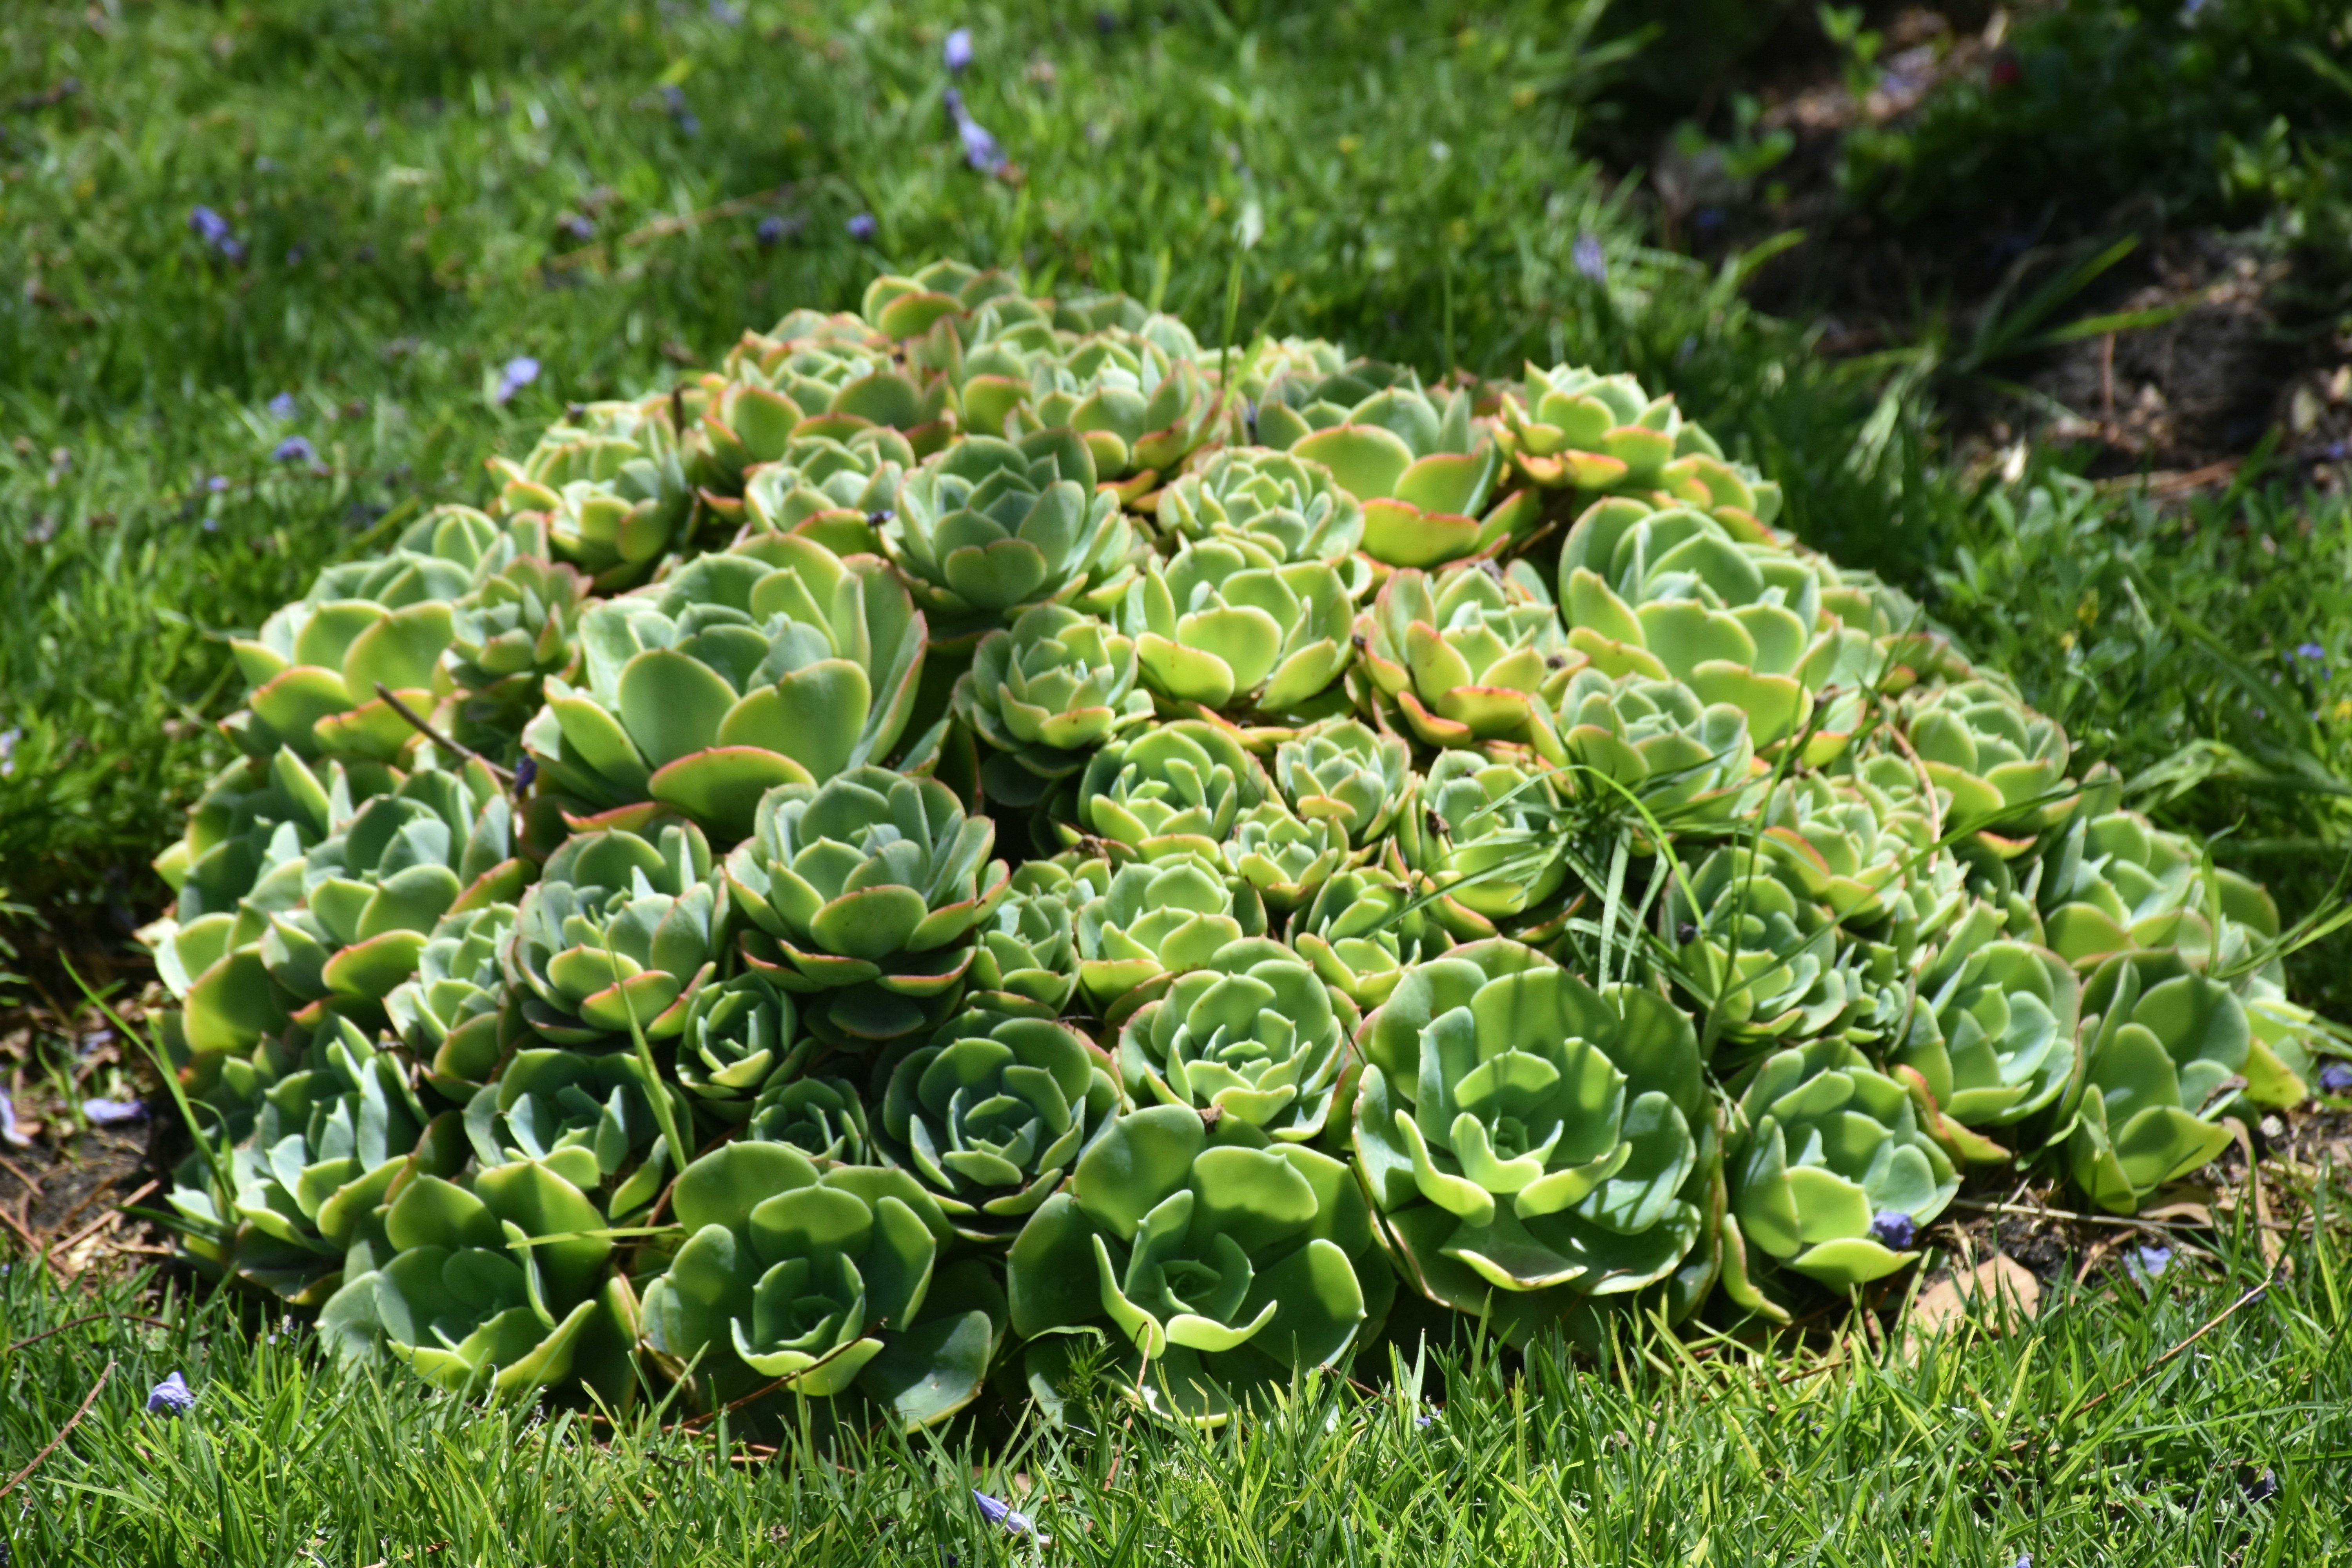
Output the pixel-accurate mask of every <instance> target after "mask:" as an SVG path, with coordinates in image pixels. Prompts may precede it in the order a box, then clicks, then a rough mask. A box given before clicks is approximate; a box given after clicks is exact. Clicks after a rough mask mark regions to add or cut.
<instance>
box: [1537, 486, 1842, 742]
mask: <svg viewBox="0 0 2352 1568" xmlns="http://www.w3.org/2000/svg"><path fill="white" fill-rule="evenodd" d="M1559 586H1560V610H1561V614H1562V615H1563V616H1564V617H1565V619H1566V620H1567V623H1568V626H1569V633H1568V643H1569V646H1570V647H1571V648H1573V649H1574V650H1575V651H1576V652H1577V653H1580V654H1581V655H1583V656H1584V657H1585V658H1588V659H1590V660H1591V662H1592V664H1593V665H1594V666H1595V667H1596V668H1600V669H1601V670H1602V671H1603V672H1605V673H1606V674H1609V675H1611V676H1622V675H1625V674H1628V673H1638V674H1641V675H1644V676H1647V677H1649V678H1650V679H1654V680H1657V679H1669V678H1671V679H1675V680H1678V681H1681V682H1682V683H1683V684H1684V685H1685V686H1688V687H1689V688H1690V689H1691V690H1692V691H1693V692H1695V693H1696V694H1697V696H1698V698H1699V700H1700V701H1701V702H1703V703H1707V704H1713V703H1717V702H1723V703H1728V704H1730V705H1731V706H1732V707H1735V708H1737V709H1738V710H1740V711H1741V712H1742V713H1744V714H1746V715H1747V717H1748V736H1749V738H1750V739H1751V740H1752V741H1753V742H1754V743H1755V746H1756V749H1757V750H1758V751H1759V752H1762V753H1764V754H1766V755H1768V756H1769V755H1771V754H1773V753H1774V752H1776V751H1777V749H1778V748H1779V747H1780V745H1782V744H1783V743H1784V742H1788V741H1790V740H1791V739H1793V738H1795V737H1798V736H1801V735H1806V736H1809V737H1810V738H1809V739H1807V741H1806V742H1805V747H1804V760H1805V761H1806V762H1808V763H1811V764H1813V765H1815V766H1819V765H1821V764H1822V763H1827V762H1829V761H1830V760H1831V759H1832V758H1833V757H1834V756H1835V755H1836V754H1837V753H1838V752H1840V751H1842V750H1843V749H1844V746H1845V744H1846V742H1847V739H1848V733H1849V731H1850V730H1851V722H1850V718H1841V719H1839V720H1838V721H1837V722H1836V723H1832V722H1831V721H1830V720H1831V717H1832V716H1827V715H1825V716H1824V719H1823V721H1822V723H1820V724H1818V725H1816V724H1814V723H1813V722H1812V721H1813V716H1814V707H1815V701H1816V696H1817V694H1818V693H1820V692H1821V691H1822V690H1823V689H1825V688H1826V687H1828V686H1829V685H1831V683H1832V678H1833V676H1834V675H1835V673H1836V672H1837V671H1838V669H1839V668H1840V663H1839V660H1840V657H1841V654H1842V652H1843V644H1842V642H1841V639H1840V638H1839V637H1838V636H1837V635H1836V632H1835V629H1834V626H1835V622H1834V618H1833V617H1832V619H1831V621H1830V622H1829V623H1827V624H1825V623H1824V619H1823V614H1822V603H1821V596H1822V585H1821V579H1820V576H1819V574H1817V573H1815V572H1814V570H1813V569H1812V567H1811V565H1810V564H1809V563H1807V562H1806V561H1805V560H1804V559H1802V558H1801V557H1799V556H1798V555H1796V554H1794V553H1793V552H1790V551H1786V550H1782V549H1780V548H1777V547H1775V546H1772V545H1767V544H1757V543H1750V542H1743V541H1741V540H1739V539H1738V538H1735V537H1734V536H1733V534H1732V533H1731V532H1730V531H1728V530H1727V529H1726V528H1725V527H1724V526H1723V525H1722V524H1721V523H1720V522H1718V521H1716V520H1715V519H1713V518H1711V517H1709V516H1706V514H1704V513H1702V512H1698V511H1695V510H1691V509H1689V508H1687V507H1677V508H1671V509H1668V510H1663V511H1654V510H1648V509H1647V508H1645V507H1643V505H1641V504H1640V503H1638V502H1633V501H1604V502H1601V503H1600V504H1598V505H1596V506H1594V507H1593V508H1592V509H1591V510H1589V511H1587V512H1586V513H1585V514H1584V515H1583V516H1582V517H1580V518H1579V519H1578V520H1577V521H1576V525H1575V526H1574V527H1573V528H1571V529H1570V530H1569V533H1568V538H1567V540H1566V541H1565V542H1564V543H1563V544H1562V545H1561V548H1560V557H1559ZM1848 695H1849V697H1851V696H1852V695H1853V694H1851V693H1849V694H1848ZM1841 725H1843V726H1844V727H1843V728H1841V727H1840V726H1841Z"/></svg>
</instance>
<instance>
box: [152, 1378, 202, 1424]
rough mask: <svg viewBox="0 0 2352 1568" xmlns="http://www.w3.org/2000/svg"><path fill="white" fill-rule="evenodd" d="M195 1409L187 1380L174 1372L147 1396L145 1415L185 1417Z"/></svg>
mask: <svg viewBox="0 0 2352 1568" xmlns="http://www.w3.org/2000/svg"><path fill="white" fill-rule="evenodd" d="M195 1407H196V1395H195V1391H194V1389H191V1388H190V1387H189V1386H188V1380H187V1379H186V1378H184V1377H182V1376H181V1375H180V1374H179V1373H176V1372H175V1373H173V1374H172V1375H171V1376H169V1377H167V1378H165V1379H164V1380H163V1382H161V1383H159V1384H156V1385H155V1386H154V1388H153V1389H152V1390H151V1391H150V1392H149V1393H148V1395H147V1414H149V1415H186V1414H187V1413H188V1412H189V1411H191V1410H194V1408H195Z"/></svg>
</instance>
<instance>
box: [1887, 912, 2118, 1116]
mask: <svg viewBox="0 0 2352 1568" xmlns="http://www.w3.org/2000/svg"><path fill="white" fill-rule="evenodd" d="M1917 994H1918V997H1919V1001H1920V1003H1921V1005H1920V1007H1919V1008H1918V1009H1917V1010H1916V1012H1915V1013H1914V1014H1913V1015H1912V1019H1911V1027H1910V1028H1909V1029H1908V1030H1907V1031H1906V1033H1904V1034H1903V1035H1902V1036H1900V1037H1897V1038H1896V1039H1895V1040H1894V1041H1892V1042H1891V1047H1892V1048H1891V1049H1889V1051H1888V1052H1887V1064H1888V1066H1889V1068H1892V1069H1894V1070H1895V1071H1896V1072H1898V1073H1900V1072H1902V1071H1905V1070H1908V1071H1911V1072H1915V1073H1916V1074H1918V1076H1919V1079H1920V1081H1921V1082H1923V1083H1924V1084H1925V1085H1926V1086H1927V1093H1928V1095H1929V1096H1930V1098H1931V1099H1932V1100H1933V1101H1934V1103H1935V1106H1936V1109H1937V1111H1938V1112H1939V1113H1940V1114H1941V1115H1942V1116H1944V1117H1945V1118H1947V1119H1948V1120H1949V1121H1955V1122H1958V1124H1959V1125H1960V1126H1961V1127H1962V1128H1966V1129H1971V1130H1973V1129H1979V1128H1998V1127H2008V1126H2012V1125H2014V1124H2015V1123H2017V1122H2020V1121H2024V1120H2025V1119H2026V1118H2027V1117H2029V1116H2031V1115H2032V1114H2033V1113H2034V1112H2036V1111H2038V1110H2044V1109H2045V1108H2047V1107H2048V1106H2049V1105H2050V1104H2051V1103H2052V1102H2053V1101H2054V1100H2057V1098H2058V1097H2059V1096H2060V1095H2061V1094H2063V1093H2064V1092H2065V1090H2066V1089H2067V1086H2068V1085H2069V1084H2070V1083H2072V1082H2073V1081H2074V1060H2075V1044H2074V1037H2075V1028H2076V1026H2077V1025H2078V1024H2079V1022H2080V1021H2081V1008H2082V994H2081V986H2080V985H2079V984H2077V982H2076V980H2075V978H2074V970H2073V969H2072V968H2071V967H2069V966H2068V964H2067V963H2066V962H2065V960H2063V959H2062V958H2060V957H2059V956H2058V955H2057V954H2056V953H2054V952H2051V951H2050V950H2049V949H2048V948H2045V947H2038V946H2035V945H2033V944H2032V943H2030V942H2017V941H2014V940H2012V939H2011V938H2010V937H2008V936H2007V935H2006V934H2005V928H2004V926H2003V925H2002V922H2001V917H2000V910H1998V909H1997V908H1995V907H1994V906H1993V905H1991V904H1989V903H1985V902H1983V901H1981V900H1979V901H1974V902H1971V903H1970V904H1969V908H1968V910H1967V912H1966V913H1965V914H1963V915H1962V916H1961V917H1960V920H1959V921H1958V924H1957V925H1955V926H1954V927H1953V928H1952V930H1951V931H1950V932H1949V933H1948V934H1947V935H1946V936H1945V938H1944V939H1943V942H1942V943H1941V945H1940V946H1939V947H1938V948H1937V952H1936V954H1935V957H1934V959H1933V961H1932V962H1931V963H1928V965H1927V968H1926V969H1925V970H1924V971H1923V972H1922V973H1920V975H1919V976H1918V982H1917ZM1962 1147H1963V1149H1964V1151H1965V1152H1967V1153H1968V1154H1969V1157H1970V1158H1972V1159H1998V1158H2001V1157H2003V1155H2004V1154H2005V1151H2003V1150H2002V1149H2001V1148H2000V1146H1999V1145H1997V1144H1995V1143H1993V1142H1991V1141H1990V1140H1989V1139H1981V1138H1979V1139H1971V1140H1969V1141H1967V1142H1963V1143H1962Z"/></svg>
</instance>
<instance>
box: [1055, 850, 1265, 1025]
mask: <svg viewBox="0 0 2352 1568" xmlns="http://www.w3.org/2000/svg"><path fill="white" fill-rule="evenodd" d="M1088 876H1089V879H1097V880H1098V883H1099V889H1100V890H1099V891H1098V892H1097V893H1096V894H1095V896H1094V897H1092V898H1090V899H1088V900H1087V902H1086V903H1084V904H1083V905H1081V906H1080V907H1079V909H1078V926H1077V949H1078V987H1079V990H1080V992H1081V994H1083V995H1084V996H1085V998H1086V1000H1087V1004H1088V1005H1090V1006H1091V1007H1092V1008H1093V1009H1094V1012H1095V1014H1096V1016H1098V1017H1100V1018H1101V1019H1102V1020H1103V1021H1104V1022H1106V1023H1109V1024H1118V1023H1123V1022H1124V1021H1125V1020H1126V1019H1127V1017H1128V1016H1129V1014H1131V1013H1133V1012H1134V1011H1135V1010H1136V1009H1137V1008H1138V1007H1140V1006H1141V1005H1143V1004H1144V1003H1146V1002H1148V1001H1150V1000H1151V998H1153V997H1154V996H1157V995H1159V994H1160V993H1161V992H1163V991H1165V990H1166V989H1167V987H1168V985H1169V984H1170V983H1171V981H1172V980H1173V979H1174V977H1175V976H1177V975H1179V974H1181V973H1185V972H1186V971H1187V970H1192V969H1198V968H1200V967H1202V965H1203V964H1205V963H1209V962H1210V961H1211V960H1212V959H1213V958H1214V957H1215V956H1216V954H1217V953H1219V952H1223V950H1224V949H1225V948H1226V947H1228V946H1230V945H1231V944H1232V943H1234V942H1239V941H1240V940H1241V939H1243V938H1244V937H1257V936H1264V935H1265V931H1266V920H1265V901H1264V900H1262V899H1260V898H1259V896H1258V893H1257V889H1255V888H1253V887H1251V886H1250V885H1249V883H1247V882H1245V881H1244V880H1242V879H1240V878H1238V877H1235V876H1232V875H1230V874H1229V873H1227V871H1226V870H1225V868H1224V866H1223V864H1222V863H1221V862H1220V861H1218V860H1217V859H1216V858H1214V857H1213V856H1209V855H1200V854H1190V853H1187V854H1179V855H1171V856H1166V857H1163V858H1160V859H1157V860H1144V861H1131V862H1129V864H1127V865H1124V866H1121V867H1120V868H1118V870H1116V871H1112V870H1110V869H1109V868H1108V867H1107V866H1104V865H1103V864H1102V863H1101V862H1099V861H1097V862H1095V863H1094V865H1093V868H1092V870H1091V871H1090V872H1089V873H1088Z"/></svg>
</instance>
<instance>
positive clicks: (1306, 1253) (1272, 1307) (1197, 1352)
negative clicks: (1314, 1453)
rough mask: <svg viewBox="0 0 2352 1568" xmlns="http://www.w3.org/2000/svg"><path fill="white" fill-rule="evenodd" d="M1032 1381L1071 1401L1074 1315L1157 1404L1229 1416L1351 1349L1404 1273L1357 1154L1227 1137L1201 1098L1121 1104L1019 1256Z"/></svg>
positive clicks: (1343, 1359)
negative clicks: (1380, 1232)
mask: <svg viewBox="0 0 2352 1568" xmlns="http://www.w3.org/2000/svg"><path fill="white" fill-rule="evenodd" d="M1006 1287H1007V1295H1008V1297H1009V1299H1010V1302H1011V1306H1012V1314H1013V1328H1014V1331H1016V1332H1018V1333H1020V1334H1021V1335H1023V1336H1024V1338H1026V1339H1028V1340H1029V1341H1030V1351H1029V1355H1028V1362H1027V1372H1028V1380H1029V1385H1030V1387H1031V1389H1032V1390H1033V1391H1034V1392H1035V1393H1036V1394H1037V1395H1038V1397H1039V1398H1040V1399H1041V1400H1043V1401H1045V1402H1047V1406H1048V1408H1057V1407H1058V1406H1059V1405H1060V1399H1059V1396H1058V1392H1057V1384H1058V1383H1059V1380H1060V1378H1061V1376H1062V1375H1063V1373H1065V1371H1066V1366H1067V1363H1068V1359H1069V1358H1068V1352H1069V1349H1070V1346H1071V1344H1072V1341H1071V1339H1070V1338H1069V1337H1068V1332H1069V1331H1085V1330H1089V1329H1091V1330H1096V1331H1099V1332H1102V1333H1104V1334H1105V1335H1107V1336H1108V1338H1109V1340H1110V1342H1111V1343H1112V1344H1113V1345H1115V1346H1118V1355H1119V1362H1120V1365H1121V1369H1122V1372H1123V1373H1126V1374H1127V1375H1125V1376H1123V1377H1122V1379H1121V1381H1122V1382H1123V1383H1126V1384H1129V1385H1131V1386H1132V1387H1133V1388H1134V1389H1135V1394H1136V1397H1137V1398H1138V1399H1139V1400H1140V1401H1141V1402H1142V1403H1143V1405H1144V1406H1145V1407H1146V1408H1147V1409H1150V1410H1151V1411H1153V1412H1154V1413H1156V1414H1159V1415H1165V1416H1169V1417H1171V1418H1174V1419H1180V1420H1185V1421H1191V1422H1194V1423H1198V1424H1200V1425H1202V1426H1218V1425H1221V1424H1223V1422H1224V1421H1226V1420H1227V1419H1229V1418H1230V1417H1231V1416H1232V1415H1233V1412H1234V1407H1235V1405H1237V1404H1238V1403H1239V1401H1240V1400H1242V1399H1243V1398H1244V1397H1246V1396H1247V1395H1248V1394H1251V1393H1253V1392H1255V1391H1257V1390H1261V1389H1265V1388H1267V1387H1276V1388H1278V1387H1281V1386H1284V1385H1286V1384H1289V1383H1290V1382H1291V1380H1292V1379H1293V1378H1294V1377H1295V1376H1296V1374H1297V1373H1298V1372H1301V1371H1304V1370H1306V1369H1307V1368H1311V1367H1318V1366H1333V1367H1345V1366H1346V1365H1347V1364H1348V1363H1349V1360H1350V1359H1351V1357H1352V1355H1353V1353H1354V1352H1355V1349H1356V1347H1357V1345H1358V1343H1359V1342H1360V1338H1361V1337H1363V1336H1365V1335H1368V1334H1370V1333H1372V1332H1377V1331H1378V1329H1379V1326H1380V1323H1381V1320H1383V1319H1384V1318H1385V1317H1386V1315H1387V1309H1388V1306H1389V1302H1390V1300H1391V1297H1392V1296H1393V1293H1394V1290H1395V1283H1394V1277H1393V1276H1392V1275H1391V1274H1390V1272H1389V1269H1388V1267H1387V1265H1386V1264H1385V1263H1384V1262H1383V1261H1381V1258H1380V1256H1379V1251H1378V1249H1377V1248H1376V1247H1374V1246H1373V1245H1372V1240H1371V1226H1370V1216H1369V1215H1367V1213H1366V1212H1365V1207H1364V1198H1363V1193H1362V1191H1361V1189H1360V1188H1359V1187H1358V1186H1357V1184H1356V1182H1355V1180H1354V1178H1353V1177H1352V1176H1351V1175H1350V1174H1349V1171H1348V1168H1347V1167H1346V1166H1345V1165H1343V1164H1341V1163H1339V1161H1337V1160H1335V1159H1333V1158H1331V1157H1330V1156H1329V1155H1328V1154H1323V1153H1318V1152H1316V1151H1314V1150H1312V1149H1307V1148H1305V1147H1302V1146H1301V1145H1298V1144H1296V1143H1286V1144H1280V1145H1277V1146H1276V1147H1274V1148H1257V1147H1249V1146H1246V1145H1245V1144H1242V1143H1235V1142H1226V1141H1224V1140H1223V1139H1222V1138H1220V1139H1219V1140H1218V1141H1217V1142H1212V1141H1211V1138H1210V1136H1209V1134H1208V1132H1207V1131H1204V1130H1203V1128H1202V1119H1201V1118H1200V1116H1198V1115H1197V1114H1195V1113H1194V1112H1193V1111H1192V1110H1190V1109H1189V1108H1186V1107H1183V1106H1159V1107H1155V1108H1152V1109H1150V1110H1139V1111H1136V1112H1133V1113H1132V1114H1129V1115H1127V1116H1123V1117H1120V1118H1118V1120H1117V1121H1114V1122H1113V1123H1112V1124H1111V1125H1110V1127H1109V1128H1108V1130H1107V1131H1106V1132H1105V1134H1104V1136H1103V1137H1102V1138H1101V1139H1100V1140H1099V1141H1098V1142H1096V1143H1095V1145H1094V1146H1093V1147H1092V1148H1091V1149H1089V1150H1088V1151H1087V1152H1086V1153H1085V1154H1084V1155H1083V1156H1081V1157H1080V1159H1079V1160H1078V1163H1077V1173H1076V1177H1075V1179H1074V1180H1073V1181H1072V1183H1071V1184H1070V1186H1069V1188H1068V1189H1067V1190H1066V1191H1065V1192H1061V1193H1056V1194H1054V1195H1053V1196H1052V1197H1050V1198H1048V1199H1046V1200H1045V1204H1044V1205H1042V1206H1040V1207H1039V1208H1038V1210H1037V1212H1036V1213H1035V1214H1034V1215H1031V1216H1030V1218H1029V1220H1028V1222H1027V1223H1026V1224H1025V1225H1024V1226H1023V1227H1022V1230H1021V1234H1020V1236H1019V1237H1017V1238H1015V1240H1014V1241H1013V1249H1012V1253H1011V1255H1010V1257H1009V1258H1007V1261H1006Z"/></svg>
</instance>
